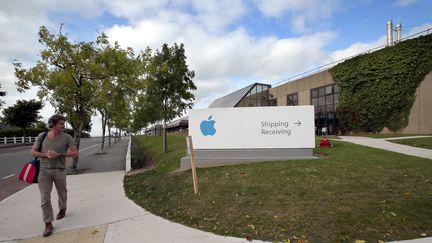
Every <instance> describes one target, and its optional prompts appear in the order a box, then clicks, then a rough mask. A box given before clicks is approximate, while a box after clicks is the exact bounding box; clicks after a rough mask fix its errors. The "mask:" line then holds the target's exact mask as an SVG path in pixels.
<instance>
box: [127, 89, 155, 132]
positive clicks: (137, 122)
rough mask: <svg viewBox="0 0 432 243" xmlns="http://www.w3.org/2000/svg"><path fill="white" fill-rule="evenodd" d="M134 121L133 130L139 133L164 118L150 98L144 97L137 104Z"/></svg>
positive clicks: (134, 110) (139, 98)
mask: <svg viewBox="0 0 432 243" xmlns="http://www.w3.org/2000/svg"><path fill="white" fill-rule="evenodd" d="M132 120H133V122H132V125H131V129H132V131H133V132H138V131H140V130H141V129H143V128H145V127H147V126H148V125H150V124H153V123H155V122H156V121H160V120H162V118H161V114H160V110H159V109H158V107H157V106H156V105H155V104H154V103H153V102H152V101H151V100H150V99H149V97H148V96H146V95H142V96H140V97H138V99H137V101H136V102H135V105H134V109H133V115H132Z"/></svg>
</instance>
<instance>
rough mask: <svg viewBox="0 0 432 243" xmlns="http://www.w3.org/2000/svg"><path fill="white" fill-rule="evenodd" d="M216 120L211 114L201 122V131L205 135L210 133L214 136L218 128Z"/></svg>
mask: <svg viewBox="0 0 432 243" xmlns="http://www.w3.org/2000/svg"><path fill="white" fill-rule="evenodd" d="M215 123H216V121H215V120H212V116H209V118H208V120H204V121H202V122H201V124H200V129H201V133H202V134H203V135H204V136H207V135H210V136H213V135H215V133H216V129H215V128H214V124H215Z"/></svg>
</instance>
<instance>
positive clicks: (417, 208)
mask: <svg viewBox="0 0 432 243" xmlns="http://www.w3.org/2000/svg"><path fill="white" fill-rule="evenodd" d="M133 141H134V142H136V143H140V145H141V146H142V148H143V149H144V150H145V151H146V152H147V153H149V154H150V156H151V157H152V159H153V160H154V162H155V166H156V167H155V169H154V170H152V171H148V172H145V173H142V174H137V175H133V176H126V177H125V179H124V187H125V191H126V194H127V196H128V197H129V198H131V199H132V200H133V201H134V202H135V203H137V204H139V205H141V206H142V207H144V208H145V209H146V210H148V211H150V212H152V213H154V214H157V215H160V216H162V217H164V218H167V219H170V220H172V221H175V222H179V223H181V224H184V225H188V226H191V227H194V228H197V229H201V230H204V231H209V232H213V233H216V234H220V235H228V236H235V237H242V238H244V237H248V238H251V239H261V240H269V241H284V240H288V239H290V240H291V242H293V240H294V239H303V240H307V241H308V242H354V241H355V240H366V241H367V242H378V241H379V240H383V241H389V240H403V239H412V238H421V237H422V236H432V206H431V202H432V178H431V175H432V161H431V160H427V159H421V158H416V157H411V156H405V155H402V154H397V153H392V152H387V151H383V150H377V149H372V148H368V147H363V146H359V145H354V144H350V143H345V142H338V141H332V143H333V144H334V145H335V147H333V148H330V149H324V148H322V149H321V148H317V149H315V152H316V154H318V155H319V156H320V157H321V159H317V160H299V161H279V162H266V163H255V164H248V165H234V166H225V167H217V168H205V169H198V170H197V174H198V183H199V190H200V193H199V194H198V195H194V193H193V186H192V176H191V172H190V171H186V172H174V173H171V172H172V171H174V170H175V169H176V168H177V167H178V166H179V163H180V162H179V160H180V157H183V156H184V155H185V150H186V148H185V138H184V136H181V135H172V136H169V139H168V142H169V152H168V153H167V154H165V155H164V154H162V153H161V151H162V147H161V146H162V139H161V137H148V138H145V137H139V138H137V139H135V140H133ZM167 233H169V232H167Z"/></svg>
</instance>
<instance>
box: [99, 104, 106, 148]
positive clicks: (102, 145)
mask: <svg viewBox="0 0 432 243" xmlns="http://www.w3.org/2000/svg"><path fill="white" fill-rule="evenodd" d="M101 115H102V144H101V151H100V153H103V152H104V147H105V126H106V119H105V114H104V113H103V112H101Z"/></svg>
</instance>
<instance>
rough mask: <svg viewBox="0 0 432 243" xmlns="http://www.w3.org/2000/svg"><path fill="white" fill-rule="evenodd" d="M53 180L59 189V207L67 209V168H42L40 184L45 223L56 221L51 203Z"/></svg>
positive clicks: (39, 178)
mask: <svg viewBox="0 0 432 243" xmlns="http://www.w3.org/2000/svg"><path fill="white" fill-rule="evenodd" d="M53 182H54V185H55V187H56V190H57V195H58V207H59V209H66V203H67V189H66V170H65V169H45V168H40V171H39V177H38V186H39V191H40V195H41V207H42V217H43V221H44V222H45V223H49V222H52V221H54V213H53V208H52V205H51V190H52V185H53Z"/></svg>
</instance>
